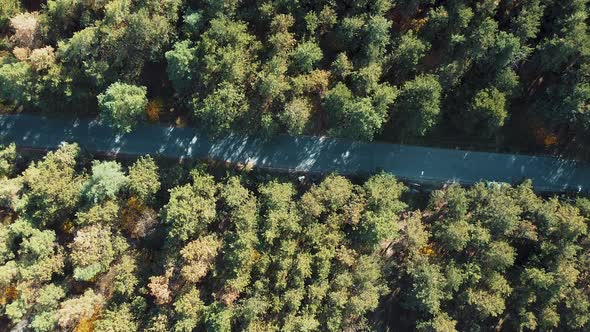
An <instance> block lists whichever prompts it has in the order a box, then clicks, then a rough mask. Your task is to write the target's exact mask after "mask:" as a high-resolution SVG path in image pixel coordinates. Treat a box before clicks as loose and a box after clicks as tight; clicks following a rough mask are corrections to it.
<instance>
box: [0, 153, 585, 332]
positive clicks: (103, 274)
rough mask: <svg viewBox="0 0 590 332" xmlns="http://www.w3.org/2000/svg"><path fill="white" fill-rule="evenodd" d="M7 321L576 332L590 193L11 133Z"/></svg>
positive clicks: (2, 194) (3, 305)
mask: <svg viewBox="0 0 590 332" xmlns="http://www.w3.org/2000/svg"><path fill="white" fill-rule="evenodd" d="M0 218H1V220H2V223H1V224H0V329H1V330H9V329H10V328H11V327H13V326H17V325H18V326H20V327H22V328H25V329H28V330H32V331H36V332H40V331H109V332H113V331H121V332H123V331H124V332H130V331H162V332H164V331H369V330H370V331H373V330H377V331H387V330H388V329H389V330H395V331H399V330H407V331H410V330H419V331H455V330H456V331H467V330H468V331H489V330H504V331H515V330H520V331H527V330H559V331H583V330H587V329H588V328H589V327H590V322H589V321H588V320H589V317H590V312H589V310H590V288H589V285H590V279H589V278H590V260H589V258H590V241H589V238H588V222H589V220H590V200H588V199H585V198H577V199H576V198H572V197H566V196H564V197H539V196H538V195H536V194H535V193H534V192H533V191H532V190H531V186H530V183H527V182H525V183H523V184H521V185H519V186H516V187H510V186H508V185H502V184H487V185H486V184H484V183H479V184H477V185H475V186H473V187H471V188H468V189H465V188H461V187H459V186H457V185H450V186H447V187H445V188H443V189H440V190H436V191H433V192H431V193H420V192H415V191H410V190H408V188H407V187H406V186H405V185H404V184H402V183H401V182H399V181H397V180H396V179H395V178H394V177H393V176H391V175H388V174H376V175H374V176H371V177H369V178H365V179H354V180H350V179H347V178H344V177H342V176H337V175H330V176H327V177H325V178H323V179H317V181H309V180H306V179H303V180H302V179H301V178H300V179H299V180H295V179H291V178H290V177H288V176H279V175H276V176H272V175H269V174H265V173H257V172H256V171H249V170H242V171H240V170H237V169H234V168H224V167H220V166H217V167H212V166H208V165H206V164H201V163H199V164H194V165H188V164H187V165H178V164H175V163H166V162H162V161H161V162H156V161H155V160H154V159H153V158H151V157H149V156H144V157H140V158H138V159H137V160H131V161H129V160H127V161H125V162H124V164H121V163H120V162H117V161H112V160H92V158H90V157H89V156H87V155H83V154H81V152H80V149H79V148H78V147H77V146H76V145H75V144H66V145H63V146H62V147H61V148H60V149H58V150H56V151H53V152H49V153H47V155H45V156H44V157H43V158H42V159H38V160H29V159H26V158H24V157H22V156H19V155H18V154H17V153H16V151H15V149H14V146H8V147H5V148H3V149H2V150H0Z"/></svg>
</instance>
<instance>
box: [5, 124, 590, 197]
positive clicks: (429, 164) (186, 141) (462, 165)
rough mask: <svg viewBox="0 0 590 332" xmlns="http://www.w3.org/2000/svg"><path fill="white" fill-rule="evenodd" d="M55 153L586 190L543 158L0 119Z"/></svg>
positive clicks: (580, 174)
mask: <svg viewBox="0 0 590 332" xmlns="http://www.w3.org/2000/svg"><path fill="white" fill-rule="evenodd" d="M10 142H14V143H16V145H17V146H19V147H23V148H38V149H55V148H57V147H58V146H59V145H60V144H61V143H62V142H77V143H78V144H79V145H80V146H81V147H82V148H84V149H86V150H88V151H91V152H101V153H108V154H113V155H117V154H126V155H145V154H150V155H152V156H158V155H159V156H162V157H171V158H179V159H185V158H188V159H207V158H211V159H216V160H220V161H225V162H229V163H244V164H245V163H248V164H251V165H252V166H254V167H259V168H264V169H274V170H281V171H291V172H302V173H331V172H336V173H339V174H343V175H351V174H370V173H374V172H378V171H386V172H390V173H392V174H394V175H395V176H396V177H398V178H399V179H402V180H405V181H409V182H415V183H419V184H425V185H441V184H443V183H447V182H452V181H454V182H459V183H461V184H463V185H471V184H474V183H476V182H478V181H482V180H485V181H496V182H507V183H512V184H514V183H519V182H521V181H522V180H523V179H526V178H528V179H531V180H532V181H533V187H534V188H535V190H537V191H541V192H553V193H559V192H579V193H585V194H588V193H590V164H589V163H586V162H580V161H574V160H564V159H558V158H553V157H546V156H528V155H517V154H500V153H489V152H471V151H461V150H449V149H437V148H426V147H417V146H406V145H399V144H387V143H366V142H355V141H350V140H344V139H334V138H326V137H310V136H299V137H294V136H287V135H279V136H277V137H274V138H272V139H270V140H266V141H265V140H262V139H259V138H254V137H248V136H244V135H229V136H226V137H223V138H220V139H215V140H214V139H210V138H208V137H207V135H205V134H203V133H202V132H200V131H199V130H197V129H195V128H172V127H164V126H158V125H141V126H139V127H137V128H136V129H135V130H134V131H133V132H132V133H130V134H126V135H120V134H116V133H114V132H113V131H112V130H111V129H110V128H108V127H106V126H104V125H101V124H100V123H99V122H98V121H96V120H85V119H76V120H66V119H55V118H51V119H48V118H44V117H41V116H35V115H0V143H2V144H7V143H10Z"/></svg>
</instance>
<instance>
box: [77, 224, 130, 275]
mask: <svg viewBox="0 0 590 332" xmlns="http://www.w3.org/2000/svg"><path fill="white" fill-rule="evenodd" d="M127 247H128V246H127V243H126V241H125V239H124V238H122V237H120V236H116V235H113V234H112V233H111V231H110V229H109V228H108V227H105V226H102V225H91V226H87V227H85V228H82V229H80V230H79V231H78V232H77V233H76V237H75V238H74V240H73V242H72V243H71V245H70V249H71V254H70V258H71V260H72V263H73V264H74V278H76V279H78V280H83V281H91V280H93V279H94V278H95V277H96V276H97V275H98V274H99V273H103V272H106V271H107V270H108V268H109V266H110V264H111V263H112V262H113V260H114V259H115V257H116V256H117V255H118V254H119V253H121V252H123V251H124V250H126V249H127Z"/></svg>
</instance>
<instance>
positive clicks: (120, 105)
mask: <svg viewBox="0 0 590 332" xmlns="http://www.w3.org/2000/svg"><path fill="white" fill-rule="evenodd" d="M146 91H147V90H146V88H145V87H140V86H134V85H130V84H126V83H121V82H116V83H113V84H111V85H110V86H109V87H108V89H106V90H105V91H104V92H103V93H101V94H99V95H98V97H97V98H98V106H99V110H100V116H101V118H102V119H103V120H104V121H105V122H106V123H107V124H109V125H110V126H112V127H113V128H114V129H115V130H117V131H119V132H123V133H128V132H131V131H132V130H133V127H135V126H136V125H137V123H138V122H140V121H141V120H142V119H143V118H145V108H146V106H147V97H146Z"/></svg>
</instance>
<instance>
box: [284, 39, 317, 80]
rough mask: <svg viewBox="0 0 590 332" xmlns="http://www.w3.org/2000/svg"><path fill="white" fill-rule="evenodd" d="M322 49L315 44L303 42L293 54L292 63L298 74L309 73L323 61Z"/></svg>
mask: <svg viewBox="0 0 590 332" xmlns="http://www.w3.org/2000/svg"><path fill="white" fill-rule="evenodd" d="M322 57H323V54H322V49H321V48H320V47H319V46H318V45H317V44H316V43H314V42H312V41H307V42H303V43H301V44H299V45H297V47H296V48H295V50H294V51H293V53H292V54H291V63H292V66H293V67H294V68H295V70H296V72H300V73H309V72H310V71H312V69H314V66H315V65H316V64H317V63H318V62H319V61H320V60H322Z"/></svg>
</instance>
